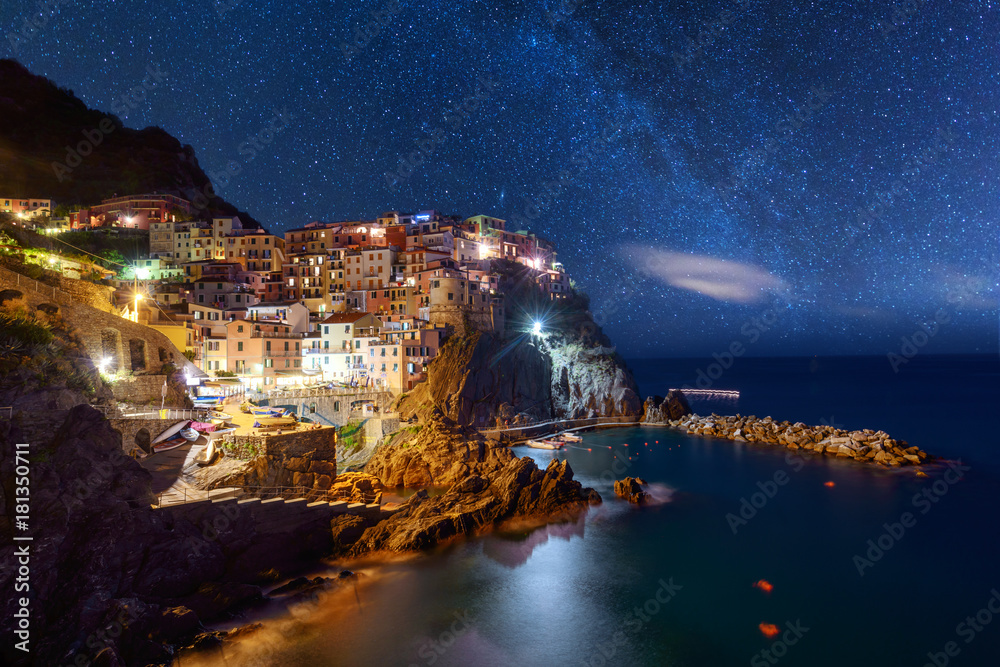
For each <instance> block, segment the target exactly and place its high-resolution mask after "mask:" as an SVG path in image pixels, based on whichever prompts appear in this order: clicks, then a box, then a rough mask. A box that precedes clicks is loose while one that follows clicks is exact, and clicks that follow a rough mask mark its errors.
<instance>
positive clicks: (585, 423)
mask: <svg viewBox="0 0 1000 667" xmlns="http://www.w3.org/2000/svg"><path fill="white" fill-rule="evenodd" d="M602 420H603V421H602ZM609 420H611V421H609ZM615 420H618V421H615ZM581 422H582V423H581ZM637 423H639V417H579V418H576V419H553V420H551V421H547V422H539V423H536V424H522V425H519V426H508V427H504V428H479V429H477V430H478V431H479V433H481V434H482V435H493V434H499V433H513V432H515V431H528V430H531V429H537V428H545V427H548V426H555V425H563V426H565V425H566V424H576V425H575V426H571V427H569V428H567V429H565V430H575V429H578V428H590V427H593V426H621V425H625V424H637Z"/></svg>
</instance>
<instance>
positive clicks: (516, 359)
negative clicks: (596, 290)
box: [397, 315, 641, 428]
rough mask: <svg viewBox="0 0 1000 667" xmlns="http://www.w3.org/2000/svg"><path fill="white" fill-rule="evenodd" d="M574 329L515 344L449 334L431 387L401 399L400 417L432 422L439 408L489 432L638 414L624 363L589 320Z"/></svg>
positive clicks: (425, 385)
mask: <svg viewBox="0 0 1000 667" xmlns="http://www.w3.org/2000/svg"><path fill="white" fill-rule="evenodd" d="M580 317H581V318H582V317H583V316H582V315H581V316H580ZM588 322H589V327H590V328H588V326H587V323H588ZM572 326H574V325H573V324H572V322H571V323H567V324H565V326H563V327H561V328H560V327H556V328H554V329H553V331H552V332H551V333H549V334H547V335H546V336H544V337H537V338H526V337H524V336H523V335H518V336H517V338H515V339H514V342H513V343H512V342H511V341H508V340H505V339H504V338H502V337H500V336H498V335H496V334H490V333H483V332H471V333H464V334H456V335H453V336H451V337H450V338H449V339H448V341H447V342H446V344H445V345H444V346H442V348H441V350H440V351H439V352H438V354H437V356H436V357H435V358H434V360H433V361H432V362H431V363H430V365H429V367H428V379H427V381H426V382H423V383H421V384H419V385H417V387H415V388H414V389H413V391H411V392H409V393H408V394H407V395H405V397H403V398H402V399H401V400H400V402H399V404H398V405H397V411H398V412H399V414H400V418H401V419H404V420H405V419H409V418H411V417H414V416H415V417H417V418H418V419H419V420H420V421H421V422H426V421H428V420H429V419H430V417H431V416H433V414H434V412H435V410H438V411H440V413H441V414H442V415H443V416H445V417H447V418H448V419H450V420H451V421H452V422H454V423H455V424H457V425H459V426H470V425H471V426H476V427H478V428H486V427H491V426H496V425H503V424H508V423H512V424H517V423H533V422H539V421H547V420H550V419H572V418H585V417H596V416H619V415H638V414H639V413H640V411H641V402H640V400H639V395H638V393H637V387H636V384H635V380H634V379H633V378H632V374H631V372H629V371H628V369H627V367H626V366H625V363H624V361H623V360H622V359H621V357H620V356H618V354H617V353H616V352H615V351H614V348H611V347H610V346H609V345H606V344H604V343H603V342H602V341H606V337H603V334H599V330H597V331H598V333H594V332H593V331H592V330H591V329H592V328H593V329H596V325H593V322H592V321H590V320H589V318H584V319H583V320H582V323H581V324H580V327H579V329H573V328H570V327H572ZM580 331H583V333H580ZM607 342H608V343H610V341H607ZM500 351H502V352H503V356H502V357H501V356H499V353H500ZM501 359H502V363H498V361H499V360H501Z"/></svg>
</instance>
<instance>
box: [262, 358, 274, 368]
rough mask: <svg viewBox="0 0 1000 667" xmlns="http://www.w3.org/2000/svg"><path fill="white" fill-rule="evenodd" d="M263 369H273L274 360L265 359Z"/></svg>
mask: <svg viewBox="0 0 1000 667" xmlns="http://www.w3.org/2000/svg"><path fill="white" fill-rule="evenodd" d="M264 368H274V359H265V360H264Z"/></svg>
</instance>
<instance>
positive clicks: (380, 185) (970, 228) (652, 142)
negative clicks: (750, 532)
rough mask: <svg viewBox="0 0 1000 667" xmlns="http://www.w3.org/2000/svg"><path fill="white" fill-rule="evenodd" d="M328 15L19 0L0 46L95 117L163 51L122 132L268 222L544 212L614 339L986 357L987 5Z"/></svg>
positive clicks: (636, 351)
mask: <svg viewBox="0 0 1000 667" xmlns="http://www.w3.org/2000/svg"><path fill="white" fill-rule="evenodd" d="M330 4H332V3H328V2H319V1H317V0H307V1H305V2H294V3H292V2H289V3H279V2H259V1H255V0H242V1H241V0H219V1H217V2H212V1H208V0H205V1H202V2H197V3H170V2H141V1H138V0H136V1H126V2H70V3H66V4H59V3H58V2H51V3H49V4H47V5H38V4H36V3H32V2H13V3H10V2H8V3H4V4H3V6H2V8H0V27H2V28H3V29H4V31H5V34H6V36H7V37H8V38H7V39H6V40H5V41H4V43H3V47H2V48H3V49H4V50H5V51H6V53H5V54H4V55H8V56H13V57H16V58H17V59H18V60H20V61H21V62H22V63H24V64H25V65H26V66H27V67H29V68H30V69H31V70H32V71H34V72H36V73H39V74H42V75H44V76H47V77H49V78H51V79H53V80H54V81H55V82H56V83H58V84H59V85H61V86H63V87H66V88H70V89H72V90H73V91H74V92H75V94H76V95H77V96H78V97H80V98H81V99H83V100H84V101H85V102H86V103H87V104H88V105H90V106H92V107H96V108H101V109H110V108H111V105H112V103H114V101H115V100H116V99H119V98H120V97H121V96H122V95H123V94H127V93H128V91H129V90H130V89H131V88H132V87H133V86H136V85H138V84H139V83H141V81H142V79H143V76H144V73H145V72H146V70H147V68H148V67H150V66H155V67H158V68H160V69H162V70H163V71H164V72H166V74H167V76H166V78H165V79H164V81H163V83H161V84H160V85H158V86H157V88H156V89H154V90H152V91H151V92H150V93H149V94H148V96H147V97H146V99H145V100H143V101H142V102H141V103H139V104H136V105H135V108H133V109H131V110H130V111H129V112H128V113H127V114H126V115H125V116H124V117H123V121H124V122H125V123H126V125H128V126H130V127H145V126H147V125H158V126H161V127H163V128H164V129H166V130H167V131H168V132H170V133H171V134H173V135H174V136H176V137H178V138H179V139H180V140H181V141H182V142H184V143H189V144H191V145H192V146H194V147H195V149H196V150H197V152H198V156H199V159H200V162H201V165H202V167H203V168H204V169H205V171H206V173H209V174H210V176H211V177H212V178H213V182H214V183H215V185H216V188H217V190H218V192H219V193H220V194H221V195H222V196H223V197H225V198H226V199H227V200H229V201H230V202H232V203H234V204H236V205H238V206H239V207H241V208H244V209H246V210H248V211H249V212H250V213H251V214H252V215H254V216H255V217H256V218H257V219H259V220H261V221H262V222H264V224H265V225H267V226H268V227H270V228H271V229H272V230H275V231H280V230H283V229H288V228H291V227H294V226H297V225H301V224H303V223H305V222H308V221H310V220H314V219H320V220H343V219H363V218H371V217H374V216H375V215H377V214H378V213H379V212H381V211H385V210H400V211H413V210H421V209H428V208H436V209H439V210H441V211H444V212H447V213H455V214H459V215H463V216H471V215H475V214H480V213H486V214H490V215H496V216H499V217H504V218H506V219H508V220H511V221H512V223H511V226H513V227H516V228H519V229H520V228H530V229H532V230H533V231H535V232H536V233H538V234H539V235H541V236H545V237H547V238H549V239H551V240H552V241H554V242H555V243H556V245H557V247H558V249H559V251H560V259H561V260H562V261H563V262H564V264H565V265H566V268H567V270H568V271H569V272H570V274H571V275H572V276H573V278H574V280H575V281H576V282H577V284H578V285H579V286H580V287H582V288H584V289H586V290H587V292H588V293H589V294H590V295H591V300H592V309H593V311H594V312H595V316H596V317H597V319H598V320H599V321H600V322H602V323H603V325H604V327H605V329H606V330H607V332H608V333H609V334H610V335H611V336H612V338H613V339H614V340H615V341H616V342H617V343H618V344H619V346H620V347H621V348H622V350H623V351H625V352H626V353H628V354H632V355H648V356H673V355H693V354H710V353H711V352H713V351H716V350H719V351H721V350H725V349H726V348H727V347H728V344H729V342H730V341H732V340H736V339H738V338H739V330H740V328H741V325H742V324H744V323H745V322H746V321H748V320H749V319H750V318H753V317H756V316H759V315H760V314H761V313H762V312H765V311H769V310H770V309H775V310H776V311H777V313H778V323H777V325H776V326H775V327H774V328H773V329H772V330H771V331H769V332H767V333H766V334H765V335H763V336H761V339H760V341H759V342H758V343H756V345H755V346H754V349H753V350H750V351H748V352H749V353H751V354H841V353H868V354H883V355H884V354H887V353H889V352H895V351H897V350H898V349H899V348H900V346H901V345H902V342H901V337H908V336H912V334H914V333H915V332H917V331H920V330H921V325H922V324H924V323H927V322H932V321H933V320H934V317H935V313H937V312H938V311H939V310H941V309H945V310H946V311H947V313H948V315H949V317H948V320H947V324H944V325H941V326H940V327H939V330H937V331H936V332H935V335H934V336H933V337H932V338H931V339H930V342H928V343H927V345H926V349H927V350H928V351H935V352H954V351H966V352H969V351H980V352H994V351H995V350H996V345H997V342H996V341H997V308H996V297H997V294H998V290H997V270H996V269H997V266H998V262H1000V253H998V244H997V232H998V228H1000V224H998V205H997V202H998V191H997V176H998V175H1000V167H998V165H1000V163H998V160H997V157H998V151H997V148H998V141H997V135H998V120H1000V117H998V111H1000V106H998V104H1000V90H998V84H1000V78H998V74H1000V46H998V43H1000V16H998V10H997V6H996V4H992V3H984V2H966V3H940V2H939V3H932V2H921V1H915V2H909V3H906V4H905V5H904V4H900V5H898V6H895V7H894V6H893V5H891V4H883V3H875V2H867V3H866V2H862V3H849V2H801V1H800V2H770V3H765V2H757V1H755V0H746V1H744V2H731V3H715V2H713V3H707V4H701V3H693V2H688V3H640V2H624V1H622V0H619V1H615V2H611V1H593V0H586V1H583V2H578V1H577V0H561V1H560V2H549V3H548V4H542V3H538V4H533V3H516V2H515V3H497V2H493V3H487V2H453V3H445V2H406V1H405V0H404V1H403V2H399V1H397V0H377V1H376V2H359V3H337V5H338V6H337V7H331V6H330ZM32 17H35V18H36V22H37V23H40V24H44V25H42V27H40V28H38V29H37V30H36V31H35V32H34V33H29V32H27V31H25V28H24V21H25V19H30V18H32ZM40 17H44V20H42V19H41V18H40ZM11 33H15V34H16V35H17V36H16V37H13V38H12V37H11V36H10V35H11ZM15 45H16V49H15ZM276 113H285V114H286V115H287V116H288V117H290V118H291V120H290V122H289V124H288V126H287V127H285V128H284V129H282V130H281V131H280V132H277V133H275V134H270V133H265V134H263V135H262V134H261V133H262V131H263V130H265V128H267V127H268V126H269V124H271V123H272V121H273V119H274V118H275V114H276ZM262 136H263V137H264V138H267V139H270V142H269V143H266V144H265V143H263V141H262V140H261V137H262ZM254 137H257V138H258V139H257V141H256V147H255V146H254ZM42 194H44V193H40V194H39V195H38V196H42ZM657 263H660V264H657ZM663 263H666V264H663ZM699 266H703V267H727V268H726V270H725V271H724V273H725V275H721V274H719V273H718V272H717V271H716V269H712V268H710V269H705V268H702V269H699V268H698V267H699ZM684 267H694V268H693V270H692V276H678V274H679V273H681V272H683V271H684ZM706 276H707V277H706ZM742 276H751V282H750V283H749V284H740V285H733V284H732V281H739V280H741V279H742V278H741V277H742ZM718 281H721V283H720V282H718ZM775 286H777V287H775ZM730 294H737V295H739V298H737V299H730V298H728V295H730Z"/></svg>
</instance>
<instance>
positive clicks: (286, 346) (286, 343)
mask: <svg viewBox="0 0 1000 667" xmlns="http://www.w3.org/2000/svg"><path fill="white" fill-rule="evenodd" d="M295 347H298V345H296V346H295ZM285 352H288V341H287V340H286V341H285Z"/></svg>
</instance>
